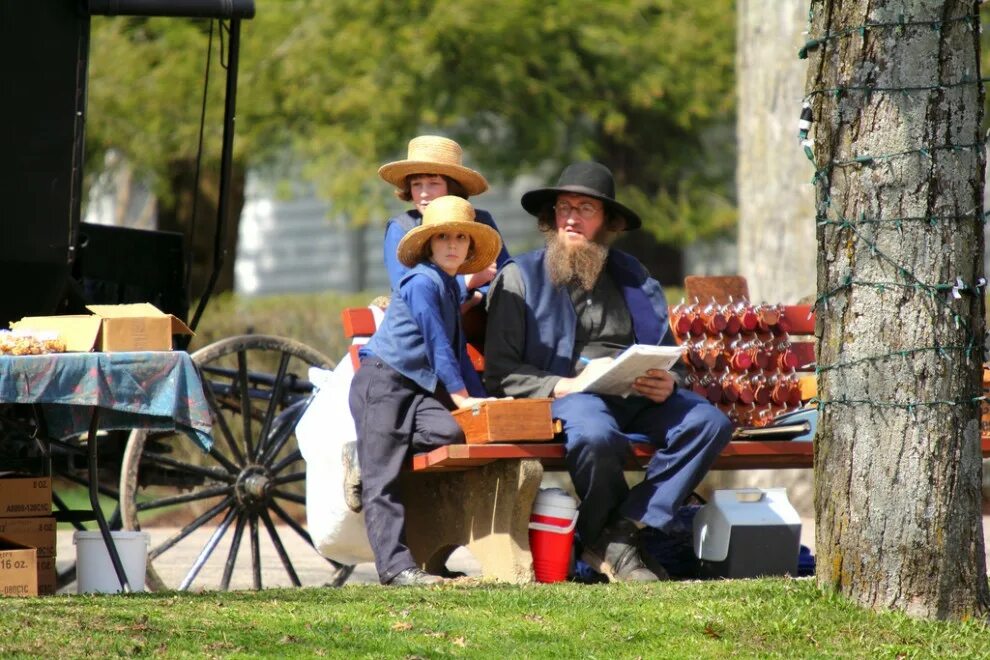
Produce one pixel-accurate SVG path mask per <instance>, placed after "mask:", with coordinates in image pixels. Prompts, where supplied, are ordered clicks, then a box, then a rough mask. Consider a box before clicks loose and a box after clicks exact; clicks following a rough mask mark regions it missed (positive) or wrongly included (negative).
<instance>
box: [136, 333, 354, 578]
mask: <svg viewBox="0 0 990 660" xmlns="http://www.w3.org/2000/svg"><path fill="white" fill-rule="evenodd" d="M191 357H192V359H193V362H194V363H195V364H196V365H197V367H198V368H199V370H200V373H201V375H202V379H203V389H204V392H205V394H206V398H207V401H208V402H209V405H210V408H211V411H212V415H213V447H212V448H211V450H210V451H209V452H208V453H204V452H202V451H201V450H200V449H199V448H197V447H196V446H195V445H194V444H193V443H191V442H190V441H189V439H188V438H187V437H185V436H184V435H182V434H181V433H174V432H167V433H159V432H154V431H145V430H140V429H138V430H135V431H133V432H132V433H131V436H130V439H129V440H128V443H127V448H126V450H125V452H124V460H123V469H122V470H121V476H120V495H121V497H120V506H121V517H122V519H123V525H124V529H130V530H138V529H140V530H144V531H146V532H149V533H151V534H152V541H151V546H150V548H149V554H148V570H147V578H146V582H147V586H148V588H150V589H152V590H156V591H157V590H162V589H179V590H186V589H197V590H203V589H220V590H228V589H238V588H253V589H261V588H262V587H263V586H290V585H291V586H300V584H301V583H300V580H299V577H298V573H297V569H298V568H299V567H300V566H303V565H307V566H308V565H310V564H312V563H315V564H316V565H317V566H318V567H322V568H323V569H326V570H327V571H328V572H327V582H328V583H329V584H331V585H334V586H339V585H340V584H343V583H344V581H346V580H347V578H348V577H349V576H350V574H351V571H352V570H353V567H350V566H343V565H341V564H338V563H336V562H334V561H331V560H328V559H325V558H323V557H321V556H320V555H319V554H318V553H317V551H316V550H315V548H313V544H312V540H311V539H310V536H309V534H308V533H307V532H306V529H305V526H304V522H301V521H304V520H305V501H306V498H305V489H304V483H305V476H306V469H305V463H304V462H303V459H302V455H301V454H300V452H299V449H298V448H297V446H296V440H295V435H294V432H295V427H296V423H297V422H298V421H299V418H300V417H301V416H302V413H303V412H304V411H305V409H306V406H307V405H308V403H309V400H310V395H311V393H312V389H313V387H312V385H311V384H310V383H309V381H308V380H306V378H307V376H308V374H307V370H308V368H309V367H310V366H317V367H323V368H332V367H333V362H332V361H331V360H330V359H328V358H327V357H326V356H324V355H322V354H321V353H319V352H318V351H315V350H313V349H311V348H309V347H308V346H306V345H305V344H301V343H299V342H297V341H293V340H291V339H285V338H282V337H273V336H266V335H245V336H240V337H230V338H227V339H223V340H221V341H218V342H216V343H214V344H210V345H209V346H206V347H204V348H201V349H200V350H198V351H196V352H195V353H193V354H192V355H191ZM326 562H329V565H327V563H326ZM235 567H237V568H239V569H241V570H239V571H238V574H237V575H236V576H235V574H234V569H235Z"/></svg>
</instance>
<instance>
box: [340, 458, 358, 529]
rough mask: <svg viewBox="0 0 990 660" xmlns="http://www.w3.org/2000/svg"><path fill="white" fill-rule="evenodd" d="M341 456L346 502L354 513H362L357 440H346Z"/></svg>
mask: <svg viewBox="0 0 990 660" xmlns="http://www.w3.org/2000/svg"><path fill="white" fill-rule="evenodd" d="M340 458H341V460H342V461H343V463H344V504H346V505H347V508H348V509H350V510H351V511H353V512H354V513H360V512H361V507H362V505H361V464H360V463H359V462H358V454H357V442H345V443H344V446H343V447H342V448H341V450H340Z"/></svg>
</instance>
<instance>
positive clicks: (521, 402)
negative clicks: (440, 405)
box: [453, 399, 557, 445]
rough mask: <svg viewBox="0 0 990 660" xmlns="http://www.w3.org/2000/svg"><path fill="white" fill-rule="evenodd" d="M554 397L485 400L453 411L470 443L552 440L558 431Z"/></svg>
mask: <svg viewBox="0 0 990 660" xmlns="http://www.w3.org/2000/svg"><path fill="white" fill-rule="evenodd" d="M551 401H552V399H510V400H505V401H485V402H483V403H481V404H479V405H477V406H474V407H473V408H463V409H461V410H455V411H454V412H453V415H454V420H455V421H456V422H457V423H458V424H459V425H460V427H461V429H462V430H463V431H464V437H465V439H466V441H467V443H468V444H469V445H476V444H486V443H490V442H549V441H551V440H553V436H554V434H555V433H556V432H557V429H556V427H555V426H554V422H553V419H552V418H551V416H550V403H551Z"/></svg>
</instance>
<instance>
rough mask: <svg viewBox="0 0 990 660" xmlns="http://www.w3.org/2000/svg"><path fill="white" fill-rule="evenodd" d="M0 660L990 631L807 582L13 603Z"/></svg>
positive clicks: (717, 643)
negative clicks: (919, 616)
mask: <svg viewBox="0 0 990 660" xmlns="http://www.w3.org/2000/svg"><path fill="white" fill-rule="evenodd" d="M0 611H2V612H3V616H2V617H0V656H2V657H11V656H13V657H17V656H20V657H36V656H40V655H55V656H59V657H80V656H91V657H104V656H107V655H125V654H126V655H155V656H188V655H197V656H202V655H206V656H213V657H221V656H223V657H226V656H279V657H283V656H290V657H291V656H308V657H311V656H330V657H355V656H356V657H405V658H413V657H419V658H428V657H429V658H433V657H446V656H452V657H504V658H510V657H511V658H516V657H558V656H560V657H581V658H617V657H618V658H627V657H628V658H634V657H649V658H659V657H673V658H696V657H723V656H729V655H735V656H741V657H757V656H758V657H782V658H792V657H852V658H863V657H877V658H901V657H972V658H985V657H990V644H988V639H990V629H988V628H986V627H984V626H983V625H981V624H977V623H972V622H971V623H962V624H960V623H936V622H924V621H917V620H912V619H909V618H907V617H905V616H903V615H901V614H896V613H881V614H878V613H873V612H868V611H864V610H860V609H857V608H855V607H853V606H851V605H849V604H848V603H845V602H844V601H842V600H841V599H839V598H837V597H834V596H831V595H824V594H822V593H821V592H819V591H818V589H817V587H816V586H815V584H814V582H812V581H809V580H784V579H766V580H753V581H724V582H668V583H660V584H655V585H595V586H585V585H576V584H561V585H534V586H527V587H514V586H495V585H490V584H480V585H479V584H478V583H477V582H476V581H467V582H466V583H461V584H458V583H454V584H449V585H444V586H441V587H438V588H433V589H427V588H410V589H396V588H387V587H379V586H350V587H345V588H343V589H336V590H333V589H302V590H270V591H264V592H260V593H250V592H240V593H208V594H163V595H156V594H136V595H131V596H55V597H48V598H41V599H12V600H9V601H6V602H4V603H3V604H2V607H0Z"/></svg>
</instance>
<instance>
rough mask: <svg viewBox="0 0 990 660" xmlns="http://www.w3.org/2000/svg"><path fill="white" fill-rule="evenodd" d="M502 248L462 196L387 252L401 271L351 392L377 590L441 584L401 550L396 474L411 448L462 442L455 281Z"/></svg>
mask: <svg viewBox="0 0 990 660" xmlns="http://www.w3.org/2000/svg"><path fill="white" fill-rule="evenodd" d="M501 247H502V241H501V239H500V238H499V235H498V232H497V231H495V230H494V229H492V228H491V227H488V226H486V225H484V224H482V223H480V222H477V221H475V214H474V209H473V208H472V207H471V204H470V203H469V202H467V200H464V199H461V198H460V197H452V196H445V197H439V198H437V199H435V200H433V201H432V202H431V203H430V204H429V205H428V206H427V208H426V209H425V213H424V214H423V223H422V224H421V225H420V226H418V227H415V228H413V229H411V230H410V231H409V232H408V233H406V235H405V236H403V238H402V240H401V241H400V242H399V245H398V246H397V248H396V258H397V259H398V260H399V261H400V262H401V263H403V264H404V265H405V266H407V267H409V272H407V273H406V274H405V275H404V276H403V277H402V278H401V279H400V280H399V283H398V286H396V287H395V288H394V289H393V292H392V301H391V303H390V304H389V306H388V310H387V311H386V312H385V318H384V320H383V321H382V323H381V325H380V326H379V328H378V331H377V332H375V334H374V336H373V337H372V338H371V341H369V342H368V343H367V344H366V345H365V346H364V347H362V348H361V350H360V353H359V355H360V357H361V368H360V369H359V370H358V372H357V373H356V374H355V376H354V380H353V382H352V383H351V392H350V407H351V415H352V416H353V417H354V423H355V427H356V430H357V450H358V457H359V462H360V464H361V465H362V466H363V474H362V481H363V484H362V493H361V499H362V502H363V505H364V511H365V518H364V519H365V528H366V530H367V532H368V540H369V541H370V543H371V548H372V550H373V551H374V553H375V567H376V568H377V569H378V576H379V578H380V579H381V582H382V584H392V585H418V584H433V583H435V582H439V581H440V580H441V578H440V577H438V576H435V575H430V574H428V573H425V572H423V571H422V570H420V569H419V568H418V567H417V566H416V562H415V561H414V560H413V557H412V554H410V552H409V548H408V547H407V546H406V544H405V509H404V507H403V505H402V501H401V499H400V494H399V483H398V480H399V472H400V471H401V469H402V464H403V462H404V461H405V459H406V456H407V455H408V454H409V452H410V449H412V450H413V451H429V450H431V449H434V448H436V447H440V446H443V445H449V444H454V443H462V442H464V434H463V432H462V431H461V429H460V427H459V426H458V425H457V422H455V421H454V418H453V417H452V416H451V415H450V412H449V410H452V409H454V408H470V407H471V406H473V405H474V404H476V403H478V402H479V401H480V399H479V398H477V397H484V390H483V389H482V386H481V382H480V379H479V378H478V374H477V373H476V372H475V371H474V370H473V369H472V368H471V367H470V363H469V362H468V361H467V360H465V359H464V353H465V342H464V333H463V331H462V330H461V322H460V318H461V317H460V292H459V289H458V286H457V281H456V280H455V276H456V275H457V274H459V273H466V272H472V271H474V270H477V269H479V268H481V267H483V266H484V265H485V264H489V263H491V262H492V261H493V260H494V259H495V255H497V254H498V252H499V250H500V249H501Z"/></svg>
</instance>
